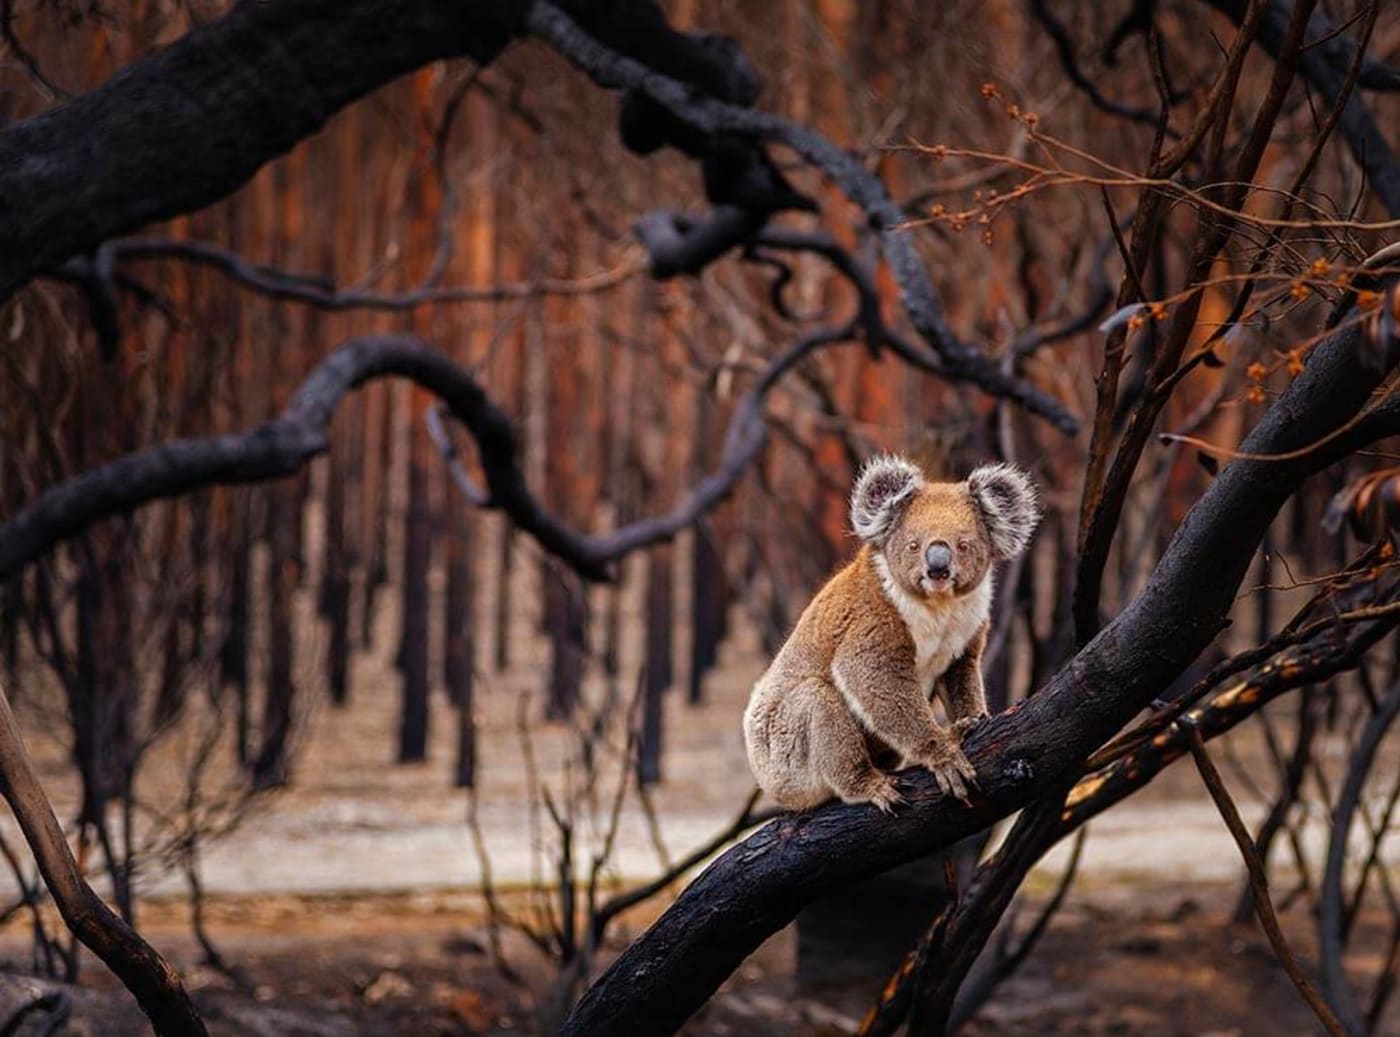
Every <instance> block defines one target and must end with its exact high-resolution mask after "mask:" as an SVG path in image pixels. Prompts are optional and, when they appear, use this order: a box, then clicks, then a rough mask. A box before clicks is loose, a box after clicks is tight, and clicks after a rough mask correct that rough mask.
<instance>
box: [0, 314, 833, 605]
mask: <svg viewBox="0 0 1400 1037" xmlns="http://www.w3.org/2000/svg"><path fill="white" fill-rule="evenodd" d="M854 333H855V332H854V324H853V322H852V323H847V324H845V325H843V326H840V327H833V328H823V329H820V330H817V331H814V332H811V333H809V334H807V335H804V336H803V337H802V338H800V339H799V340H798V341H797V342H796V343H795V344H794V345H793V346H792V347H791V348H789V349H788V350H787V351H786V352H785V353H783V354H782V355H781V356H779V357H778V358H777V359H775V360H774V361H773V362H772V363H771V364H770V365H769V366H768V368H767V369H765V370H764V372H763V374H762V375H761V376H760V378H759V379H758V381H757V382H756V383H755V384H754V386H753V388H752V389H750V390H749V392H748V394H747V395H746V396H745V397H744V399H743V400H742V401H741V402H740V403H739V404H738V406H737V407H736V408H735V412H734V417H733V418H732V420H731V422H730V425H729V429H728V432H727V434H726V436H725V442H724V450H723V454H722V456H721V459H720V463H719V465H718V467H717V468H716V469H715V471H713V472H711V473H710V474H709V475H707V476H706V477H705V478H704V479H702V480H700V482H699V483H697V484H696V485H695V487H694V488H693V489H692V490H691V491H690V493H688V494H687V495H686V496H685V498H684V499H683V500H681V501H680V502H678V503H677V504H676V505H675V507H673V508H672V509H671V510H670V511H668V512H666V513H665V514H663V515H658V516H653V517H651V518H646V519H642V520H640V521H637V522H634V523H632V524H630V525H627V526H623V527H622V528H621V529H617V530H613V531H612V532H609V533H602V534H587V533H580V532H578V531H576V530H574V529H573V528H571V527H570V526H568V525H566V524H565V523H564V522H562V521H561V520H560V519H559V518H558V517H557V516H555V515H553V514H552V513H550V512H549V511H547V510H546V509H545V508H544V506H543V505H542V504H541V503H540V502H539V501H538V500H537V499H536V497H535V496H534V495H533V494H532V493H531V492H530V489H529V487H528V486H527V485H526V483H525V477H524V474H523V472H522V470H521V466H520V457H519V442H518V439H517V437H516V434H515V429H514V427H513V425H512V423H511V420H510V418H509V417H508V416H507V415H506V414H505V413H504V412H503V411H502V410H500V409H499V408H498V407H497V406H496V405H495V404H494V403H493V402H492V401H491V400H490V398H489V397H487V395H486V393H485V392H484V391H483V390H482V388H481V387H480V386H479V385H478V384H477V383H476V381H475V380H474V379H473V378H472V376H471V375H470V374H469V373H468V372H467V371H466V370H465V369H464V368H461V367H459V366H458V365H456V364H454V363H453V362H452V361H451V360H449V359H448V358H447V357H445V356H443V355H442V354H441V353H439V352H437V351H436V350H434V349H432V348H431V347H430V346H428V345H426V344H425V343H424V342H422V341H421V340H419V339H417V338H414V337H412V336H406V335H385V336H378V337H368V338H361V339H355V340H352V341H351V342H349V343H347V344H346V345H344V346H341V347H340V348H339V349H337V350H336V351H335V352H334V353H332V354H331V355H330V356H329V357H327V358H326V359H325V360H323V361H322V362H321V363H320V364H319V365H318V366H317V367H316V368H315V369H314V370H313V371H312V372H311V374H310V375H308V376H307V378H306V380H305V381H304V382H303V383H302V384H301V387H300V388H299V389H298V390H297V393H296V395H295V396H294V397H293V398H292V401H291V403H290V404H288V406H287V408H286V410H284V411H283V412H282V414H281V415H279V416H278V417H276V418H273V419H272V420H270V421H266V422H263V423H262V424H261V425H258V426H257V427H256V428H253V429H251V430H250V431H248V432H243V433H238V434H232V435H224V436H213V437H208V438H204V439H182V440H176V441H174V442H170V443H165V444H162V445H160V446H156V447H151V448H149V449H146V450H142V451H138V452H136V453H132V454H128V455H126V456H124V457H121V458H118V459H117V460H114V461H111V462H108V463H107V464H104V465H100V466H99V467H97V468H93V469H90V470H88V471H86V472H82V473H80V474H78V475H75V476H73V477H72V478H70V479H67V480H65V481H64V482H61V483H59V484H58V485H56V486H52V487H50V488H48V489H47V490H45V491H44V492H43V493H41V494H39V496H38V497H37V498H35V499H34V500H33V501H31V502H30V503H29V504H27V505H26V506H25V507H24V508H22V509H21V510H20V511H19V512H18V513H17V514H16V515H14V516H13V517H12V518H11V519H10V520H9V521H8V522H6V523H5V524H4V525H3V526H0V581H3V580H5V579H8V578H9V577H11V576H13V575H15V574H16V573H18V572H19V571H20V570H21V569H23V568H24V566H26V565H28V564H29V563H30V562H33V561H35V560H36V559H38V558H41V557H43V556H44V555H45V554H47V553H48V552H49V551H51V550H52V549H53V548H54V547H55V546H57V545H58V544H60V543H62V542H63V541H64V540H67V539H69V538H71V537H73V536H76V535H77V534H78V533H80V532H81V531H82V530H84V529H86V528H87V527H88V526H90V525H92V524H93V523H95V522H100V521H102V520H103V519H106V518H110V517H112V516H114V515H121V514H126V513H128V512H130V511H133V510H135V509H136V508H139V507H140V506H141V505H143V504H147V503H149V502H151V501H154V500H158V499H161V498H165V497H174V496H178V495H179V494H182V493H188V492H190V491H192V490H197V489H201V488H204V487H207V486H215V485H235V484H240V483H250V482H262V481H266V480H269V479H278V478H282V477H284V476H288V475H292V474H293V473H295V472H297V471H299V470H300V469H301V468H302V467H303V466H305V465H306V464H307V463H308V462H309V461H310V460H311V459H312V458H314V457H316V456H317V455H319V454H322V453H324V452H325V451H326V450H327V449H328V446H329V428H330V421H331V418H332V417H333V416H334V414H335V409H336V407H337V406H338V405H339V403H340V400H341V399H342V398H343V397H344V396H345V394H346V393H347V392H349V391H350V390H352V389H354V388H356V387H357V386H359V385H362V384H363V383H365V382H366V381H369V380H371V379H373V378H380V377H384V376H390V375H397V376H400V377H404V378H409V379H411V380H412V381H414V382H416V383H417V384H418V385H420V386H422V387H423V388H424V389H427V390H428V391H430V392H432V393H434V394H436V395H437V396H438V398H439V399H440V400H441V401H442V404H443V408H444V409H445V411H446V412H447V413H448V414H450V415H451V416H452V417H453V418H454V419H455V420H456V421H458V422H460V423H461V424H463V425H465V426H466V427H467V429H468V430H469V431H470V432H471V434H472V436H473V438H474V439H475V440H476V444H477V450H478V453H479V457H480V460H481V466H482V470H483V471H484V473H485V476H486V501H487V506H489V507H492V508H496V509H499V510H500V511H503V512H504V513H506V514H507V515H508V516H509V517H510V519H511V521H512V522H514V523H515V524H516V525H517V526H518V527H519V528H521V529H522V530H524V531H525V532H527V533H529V534H530V535H531V536H533V537H534V538H535V539H536V540H537V541H538V542H539V543H540V546H541V547H543V548H544V549H545V550H546V551H548V552H550V553H551V554H553V555H555V556H557V557H558V558H559V559H561V560H562V561H563V562H565V563H566V564H568V565H570V566H571V567H573V568H574V569H575V570H577V571H578V572H579V573H580V574H581V575H583V576H585V577H587V578H589V579H595V580H606V579H609V578H611V575H612V574H611V571H610V564H611V563H612V562H615V561H616V560H618V559H619V558H621V557H622V556H624V555H626V554H629V553H630V552H632V551H635V550H638V549H639V548H643V547H647V546H649V545H651V544H655V543H659V542H661V541H664V540H669V539H671V538H673V537H674V536H675V535H676V534H677V533H679V532H680V531H681V530H683V529H686V528H688V527H689V526H691V525H693V524H694V522H695V520H696V519H697V518H699V517H700V516H701V515H702V514H704V513H705V512H706V511H709V510H710V509H711V508H713V507H715V506H716V505H717V504H719V503H720V502H721V501H723V500H724V499H725V498H726V497H728V496H729V494H730V493H731V492H732V491H733V489H734V486H735V484H736V483H737V482H738V480H739V477H740V476H741V475H742V474H743V473H744V471H745V470H746V469H747V467H748V466H749V463H750V462H751V461H752V460H753V459H754V457H755V456H757V454H758V452H759V450H760V449H761V448H762V446H763V444H764V442H765V440H766V438H767V429H766V426H765V424H764V420H763V404H764V400H765V399H766V397H767V395H768V393H769V392H770V391H771V390H772V388H773V386H775V385H776V384H777V383H778V381H779V380H780V379H781V378H782V377H783V376H784V375H785V374H786V373H787V372H788V371H789V370H791V369H792V368H793V367H795V366H796V365H797V364H798V363H800V362H801V361H802V360H803V359H805V358H806V357H807V356H809V355H810V354H811V353H812V352H813V351H815V350H817V349H819V348H821V347H822V346H825V345H829V344H831V343H835V342H841V341H849V340H851V339H852V338H853V336H854ZM434 438H435V439H436V440H437V441H438V443H439V447H440V448H441V447H442V445H443V443H447V444H448V446H449V447H450V442H451V441H450V440H448V439H447V438H446V437H445V436H436V435H435V436H434ZM445 452H446V451H445ZM451 460H452V459H451V458H450V457H449V461H451ZM468 483H469V485H470V482H469V480H468ZM463 492H464V493H467V495H468V498H469V499H471V498H473V497H476V498H478V499H479V495H478V494H476V493H475V492H473V491H468V490H467V489H465V488H464V489H463Z"/></svg>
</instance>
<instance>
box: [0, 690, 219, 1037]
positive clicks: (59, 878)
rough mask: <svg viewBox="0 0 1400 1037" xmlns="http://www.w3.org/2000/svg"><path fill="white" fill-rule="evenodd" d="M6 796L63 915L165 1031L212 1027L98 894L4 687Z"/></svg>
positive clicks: (175, 1033) (1, 773)
mask: <svg viewBox="0 0 1400 1037" xmlns="http://www.w3.org/2000/svg"><path fill="white" fill-rule="evenodd" d="M0 795H3V796H4V798H5V801H6V802H7V803H9V805H10V809H11V810H12V811H14V815H15V820H16V821H18V822H19V826H20V830H21V831H22V832H23V833H24V838H25V841H26V842H27V843H28V844H29V848H30V850H31V851H32V852H33V854H34V861H35V863H36V864H37V865H38V866H39V873H40V874H41V875H43V877H44V883H45V885H47V886H48V888H49V892H50V893H52V894H53V899H54V903H55V904H56V905H57V906H58V910H59V913H60V914H61V915H62V916H63V921H64V922H65V923H67V925H68V928H69V929H70V930H72V932H73V934H74V935H75V936H77V937H78V939H79V940H81V941H82V942H83V945H84V946H85V947H87V948H88V949H89V950H91V951H92V952H93V953H94V954H96V955H97V956H98V957H99V958H101V959H102V961H103V962H104V963H105V964H106V965H107V967H108V968H110V969H111V970H112V972H113V973H115V974H116V976H117V978H118V979H120V980H121V981H122V983H123V984H125V986H126V988H127V989H128V990H130V991H131V993H132V995H133V996H134V997H135V998H136V1000H137V1002H138V1003H139V1004H140V1005H141V1010H142V1011H144V1012H145V1013H146V1015H147V1016H148V1017H149V1018H150V1020H151V1025H152V1026H153V1027H155V1031H156V1033H158V1034H161V1035H162V1037H166V1035H169V1037H199V1035H203V1034H205V1033H206V1032H207V1031H206V1030H205V1027H204V1022H203V1020H202V1019H201V1018H200V1015H199V1012H198V1010H197V1009H196V1008H195V1006H194V1002H193V1001H191V1000H190V996H189V993H188V992H187V991H186V990H185V987H184V985H183V984H182V983H181V982H180V977H179V976H178V975H176V973H175V970H174V969H172V968H171V967H170V965H169V964H168V963H167V962H166V961H165V959H164V958H162V957H161V956H160V954H159V953H157V951H156V950H155V949H154V948H153V947H151V945H150V944H148V943H147V942H146V941H145V940H143V939H142V938H141V937H140V936H139V935H138V934H137V933H136V931H135V930H134V929H132V928H131V926H129V925H127V924H126V922H125V921H123V920H122V919H121V918H120V917H119V916H118V915H117V914H116V913H114V912H113V911H112V909H111V908H109V907H108V906H107V905H106V904H105V903H103V901H102V898H101V897H99V896H98V895H97V894H96V893H94V892H93V890H92V887H91V886H89V885H88V884H87V880H86V879H84V878H83V875H82V872H81V871H79V869H78V864H77V862H76V861H75V860H74V859H73V854H72V852H71V851H70V850H69V849H68V841H67V840H66V839H65V838H64V837H63V829H62V828H61V827H59V824H58V818H56V817H54V813H53V807H52V806H50V805H49V800H48V797H47V796H45V795H44V790H43V787H42V786H41V785H40V784H39V779H38V777H37V776H36V775H35V774H34V769H33V767H32V766H31V765H30V763H29V757H28V754H27V753H26V752H25V750H24V742H23V741H22V740H21V738H20V734H19V727H18V725H17V724H16V723H15V718H14V714H13V713H12V712H11V710H10V702H9V699H8V698H7V697H6V695H5V693H4V691H3V689H0Z"/></svg>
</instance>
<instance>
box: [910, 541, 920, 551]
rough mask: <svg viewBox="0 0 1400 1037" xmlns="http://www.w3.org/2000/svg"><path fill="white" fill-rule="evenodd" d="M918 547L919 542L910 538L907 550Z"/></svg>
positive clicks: (915, 549)
mask: <svg viewBox="0 0 1400 1037" xmlns="http://www.w3.org/2000/svg"><path fill="white" fill-rule="evenodd" d="M918 549H919V542H918V541H917V540H911V541H909V546H908V550H910V551H917V550H918Z"/></svg>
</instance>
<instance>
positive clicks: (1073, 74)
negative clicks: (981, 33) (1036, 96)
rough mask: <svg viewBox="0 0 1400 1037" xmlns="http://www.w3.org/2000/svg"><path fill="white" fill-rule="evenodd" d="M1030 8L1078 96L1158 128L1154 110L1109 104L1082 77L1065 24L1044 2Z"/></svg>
mask: <svg viewBox="0 0 1400 1037" xmlns="http://www.w3.org/2000/svg"><path fill="white" fill-rule="evenodd" d="M1030 6H1031V14H1033V15H1034V16H1035V19H1036V21H1038V22H1040V25H1041V28H1043V29H1044V30H1045V32H1046V33H1047V34H1048V35H1049V37H1050V40H1051V42H1053V43H1054V44H1055V54H1056V56H1057V57H1059V59H1060V67H1061V68H1062V69H1063V70H1064V73H1065V75H1066V76H1067V77H1068V79H1069V81H1070V82H1071V83H1073V84H1074V85H1075V87H1076V88H1077V89H1078V90H1079V92H1080V93H1082V94H1083V95H1084V96H1085V97H1087V98H1088V99H1089V103H1090V104H1092V105H1093V106H1094V107H1095V108H1097V109H1099V110H1100V111H1103V112H1107V113H1108V114H1109V115H1116V116H1118V117H1119V118H1123V119H1128V120H1131V121H1132V122H1139V123H1142V124H1143V125H1144V126H1151V127H1153V128H1155V127H1156V126H1157V121H1158V117H1159V116H1158V112H1157V110H1156V109H1154V108H1134V107H1132V106H1131V105H1126V104H1120V103H1118V102H1117V101H1111V100H1109V99H1108V98H1107V97H1105V96H1104V95H1103V92H1102V91H1101V90H1100V89H1099V88H1098V87H1097V86H1095V85H1094V81H1093V80H1092V79H1090V78H1089V77H1088V76H1086V75H1085V74H1084V70H1083V69H1081V68H1080V67H1079V59H1078V58H1077V57H1075V54H1074V40H1072V39H1071V38H1070V35H1069V30H1068V29H1067V28H1065V23H1064V22H1062V21H1060V20H1059V19H1058V18H1056V17H1055V15H1054V13H1053V12H1052V11H1051V10H1050V7H1049V5H1048V4H1047V3H1046V0H1031V5H1030ZM1136 10H1137V8H1136V7H1135V8H1134V11H1136ZM1148 24H1149V25H1150V24H1151V16H1150V14H1149V15H1148ZM1121 30H1122V26H1121V25H1120V26H1119V29H1116V30H1114V36H1113V38H1112V39H1110V41H1109V44H1108V46H1109V47H1110V48H1111V50H1110V53H1111V52H1112V50H1116V49H1117V46H1118V44H1120V43H1121V42H1122V40H1121V39H1120V38H1119V35H1118V33H1119V32H1120V31H1121ZM1125 35H1126V34H1125ZM1166 133H1167V134H1168V135H1169V136H1172V137H1176V136H1179V134H1177V133H1175V132H1174V131H1173V130H1172V129H1171V128H1170V127H1168V128H1167V129H1166Z"/></svg>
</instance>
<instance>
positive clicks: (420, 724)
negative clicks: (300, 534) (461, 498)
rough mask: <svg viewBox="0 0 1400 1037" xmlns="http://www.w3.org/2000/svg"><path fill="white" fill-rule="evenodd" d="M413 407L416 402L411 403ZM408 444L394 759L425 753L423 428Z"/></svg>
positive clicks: (428, 539)
mask: <svg viewBox="0 0 1400 1037" xmlns="http://www.w3.org/2000/svg"><path fill="white" fill-rule="evenodd" d="M413 409H414V412H415V413H417V412H418V410H419V408H418V407H414V408H413ZM410 436H411V437H412V441H413V446H412V447H411V449H410V460H409V463H408V514H407V516H406V519H405V523H404V525H405V529H404V556H403V558H404V561H403V631H402V637H401V639H400V642H399V670H400V672H401V674H402V677H403V694H402V698H401V700H400V714H399V762H400V763H415V762H418V761H421V760H426V759H427V758H428V683H429V682H428V567H429V564H430V562H431V560H432V559H431V552H432V546H431V545H432V535H433V530H432V512H431V508H430V506H429V502H428V472H427V468H426V458H424V457H423V456H422V455H423V443H422V440H423V438H424V433H423V432H422V430H421V429H419V428H418V427H417V426H416V424H415V426H414V427H413V428H411V429H410Z"/></svg>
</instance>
